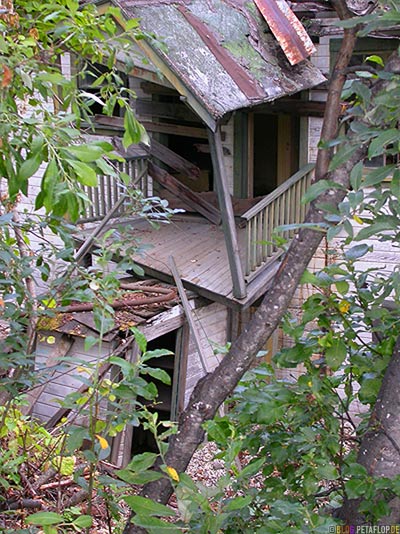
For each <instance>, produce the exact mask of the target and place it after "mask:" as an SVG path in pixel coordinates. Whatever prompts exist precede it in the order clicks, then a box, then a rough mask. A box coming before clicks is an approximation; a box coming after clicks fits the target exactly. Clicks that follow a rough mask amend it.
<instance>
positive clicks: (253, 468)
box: [239, 458, 265, 479]
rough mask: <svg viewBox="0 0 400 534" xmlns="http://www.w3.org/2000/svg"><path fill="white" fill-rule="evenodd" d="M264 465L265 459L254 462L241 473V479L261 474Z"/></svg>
mask: <svg viewBox="0 0 400 534" xmlns="http://www.w3.org/2000/svg"><path fill="white" fill-rule="evenodd" d="M264 464H265V458H260V459H259V460H252V461H251V462H250V463H248V464H247V465H246V467H244V468H243V469H242V470H241V471H240V473H239V478H241V479H243V478H248V477H251V476H253V475H255V474H257V473H259V472H260V470H261V469H262V467H263V465H264Z"/></svg>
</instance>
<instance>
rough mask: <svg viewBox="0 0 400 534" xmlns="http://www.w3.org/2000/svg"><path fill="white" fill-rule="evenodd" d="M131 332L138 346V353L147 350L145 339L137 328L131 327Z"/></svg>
mask: <svg viewBox="0 0 400 534" xmlns="http://www.w3.org/2000/svg"><path fill="white" fill-rule="evenodd" d="M131 331H132V333H133V334H134V336H135V341H136V343H137V344H138V347H139V349H140V351H141V352H146V348H147V339H146V337H145V336H144V335H143V334H142V332H141V331H140V330H139V329H138V328H135V327H132V328H131Z"/></svg>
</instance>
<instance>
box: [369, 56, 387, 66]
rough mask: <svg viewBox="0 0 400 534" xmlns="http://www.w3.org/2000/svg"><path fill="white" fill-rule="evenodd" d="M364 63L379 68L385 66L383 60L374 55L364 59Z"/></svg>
mask: <svg viewBox="0 0 400 534" xmlns="http://www.w3.org/2000/svg"><path fill="white" fill-rule="evenodd" d="M365 61H370V62H372V63H376V64H377V65H379V66H380V67H384V66H385V63H384V62H383V59H382V58H381V56H377V55H375V54H373V55H372V56H368V57H366V58H365Z"/></svg>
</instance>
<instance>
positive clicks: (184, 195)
mask: <svg viewBox="0 0 400 534" xmlns="http://www.w3.org/2000/svg"><path fill="white" fill-rule="evenodd" d="M149 175H150V176H151V177H152V178H153V180H155V181H156V182H158V183H159V184H161V185H162V186H163V187H165V189H168V191H170V192H171V193H173V194H174V195H177V196H178V197H179V198H181V199H182V200H183V201H184V202H186V203H187V204H189V205H190V206H191V207H192V208H194V209H195V210H196V211H197V212H198V213H200V214H201V215H203V216H204V217H206V219H208V220H209V221H211V222H212V223H214V224H219V223H220V222H221V214H220V212H219V210H217V208H215V207H214V206H213V205H212V204H210V203H209V202H207V201H206V200H204V199H203V198H202V197H201V196H200V195H199V194H197V193H195V192H194V191H192V190H191V189H190V188H189V187H187V186H186V185H184V184H182V183H181V182H179V180H177V179H176V178H174V177H173V176H171V175H170V174H168V173H167V171H164V169H161V167H158V165H155V164H154V163H152V162H149Z"/></svg>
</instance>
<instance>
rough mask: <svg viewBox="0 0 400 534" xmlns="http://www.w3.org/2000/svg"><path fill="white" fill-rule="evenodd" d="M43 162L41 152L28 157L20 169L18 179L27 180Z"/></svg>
mask: <svg viewBox="0 0 400 534" xmlns="http://www.w3.org/2000/svg"><path fill="white" fill-rule="evenodd" d="M41 163H42V158H41V156H40V154H36V155H35V156H34V157H32V158H29V159H26V160H25V161H24V162H23V164H22V165H21V167H20V168H19V170H18V180H21V181H25V180H27V179H28V178H30V177H31V176H33V175H34V174H35V172H36V171H37V170H38V169H39V167H40V164H41Z"/></svg>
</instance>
